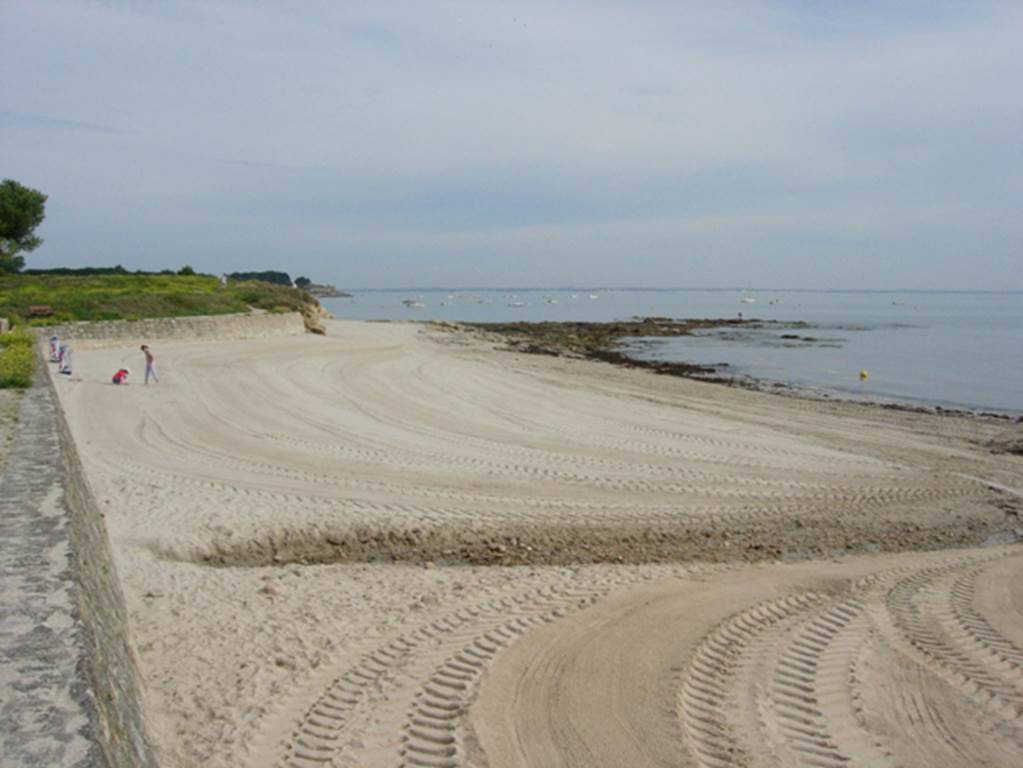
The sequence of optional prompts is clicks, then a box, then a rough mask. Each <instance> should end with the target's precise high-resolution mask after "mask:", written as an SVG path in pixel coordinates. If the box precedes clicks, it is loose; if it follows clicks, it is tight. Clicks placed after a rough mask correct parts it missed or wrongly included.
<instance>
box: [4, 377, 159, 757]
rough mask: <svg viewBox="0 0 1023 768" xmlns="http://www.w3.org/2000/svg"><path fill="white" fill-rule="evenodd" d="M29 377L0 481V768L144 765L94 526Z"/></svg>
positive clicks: (102, 534) (132, 672)
mask: <svg viewBox="0 0 1023 768" xmlns="http://www.w3.org/2000/svg"><path fill="white" fill-rule="evenodd" d="M38 367H39V368H40V370H38V371H37V375H36V380H35V383H34V385H33V386H32V387H31V388H29V389H28V390H27V391H26V392H25V394H24V396H23V397H22V401H21V412H20V415H19V422H18V427H17V433H16V437H15V441H14V444H13V446H12V448H11V451H10V453H9V455H8V459H7V464H6V466H5V468H4V472H3V476H2V477H0V526H2V531H3V535H2V536H0V764H2V765H3V766H4V768H27V767H28V766H53V767H54V768H72V767H73V768H122V767H123V768H136V767H138V768H149V767H150V766H156V761H155V759H154V757H153V754H152V749H151V747H150V743H149V739H148V737H147V735H146V725H145V717H144V711H143V705H142V694H141V685H140V681H139V677H138V671H137V667H136V662H135V653H134V650H133V648H132V647H131V644H130V641H129V638H128V628H127V613H126V609H125V604H124V596H123V594H122V592H121V588H120V584H119V582H118V578H117V573H116V569H115V568H114V563H113V559H112V558H111V552H110V542H109V538H108V536H107V531H106V527H105V524H104V522H103V516H102V514H101V513H100V511H99V509H98V508H97V505H96V503H95V500H94V498H93V495H92V492H91V490H90V488H89V484H88V481H87V480H86V477H85V473H84V472H83V469H82V465H81V461H80V460H79V457H78V452H77V450H76V448H75V445H74V442H73V441H72V439H71V434H70V431H69V429H68V425H67V421H66V419H65V418H64V413H63V411H62V409H61V406H60V403H59V401H58V400H57V395H56V391H55V389H54V387H53V383H52V379H51V377H50V375H49V373H48V372H47V371H45V370H41V369H42V367H43V364H42V363H41V358H40V365H39V366H38Z"/></svg>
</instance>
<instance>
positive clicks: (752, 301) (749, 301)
mask: <svg viewBox="0 0 1023 768" xmlns="http://www.w3.org/2000/svg"><path fill="white" fill-rule="evenodd" d="M739 301H741V302H742V303H743V304H756V303H757V300H756V299H754V298H753V297H752V296H743V297H742V298H741V299H739Z"/></svg>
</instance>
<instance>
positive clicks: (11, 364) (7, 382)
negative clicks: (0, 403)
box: [0, 331, 35, 389]
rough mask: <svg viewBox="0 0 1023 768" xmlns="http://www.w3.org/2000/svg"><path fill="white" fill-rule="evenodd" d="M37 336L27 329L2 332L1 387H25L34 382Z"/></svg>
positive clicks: (0, 343) (0, 341)
mask: <svg viewBox="0 0 1023 768" xmlns="http://www.w3.org/2000/svg"><path fill="white" fill-rule="evenodd" d="M34 343H35V337H34V336H32V334H30V333H27V332H25V331H12V332H11V333H0V389H10V388H22V389H23V388H25V387H28V386H30V385H31V384H32V371H33V370H34V369H35V356H34V351H33V349H32V345H33V344H34Z"/></svg>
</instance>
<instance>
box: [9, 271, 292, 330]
mask: <svg viewBox="0 0 1023 768" xmlns="http://www.w3.org/2000/svg"><path fill="white" fill-rule="evenodd" d="M307 300H308V299H307V297H306V296H305V294H304V293H302V292H301V291H297V290H295V289H294V288H290V287H288V286H283V285H273V284H271V283H263V282H256V281H248V282H232V283H229V284H228V285H227V286H225V287H221V285H220V282H219V280H218V279H217V278H215V277H212V276H209V275H174V274H144V275H139V274H108V275H33V274H21V275H5V276H0V317H7V318H9V319H10V320H11V323H12V324H13V325H16V326H18V325H54V324H57V323H66V322H74V321H78V320H138V319H141V318H144V317H180V316H184V315H221V314H229V313H233V312H246V311H247V310H248V309H249V307H256V308H258V309H265V310H269V311H276V312H285V311H292V310H300V309H301V308H302V305H303V303H304V302H305V301H307ZM40 305H42V306H47V307H50V308H51V309H52V311H53V314H52V315H50V316H47V317H32V316H31V313H30V311H29V307H31V306H40Z"/></svg>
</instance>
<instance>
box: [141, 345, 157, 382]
mask: <svg viewBox="0 0 1023 768" xmlns="http://www.w3.org/2000/svg"><path fill="white" fill-rule="evenodd" d="M142 353H143V354H144V355H145V356H146V377H145V381H144V382H142V383H143V384H148V383H149V379H150V378H152V379H153V381H155V382H156V383H157V384H159V383H160V379H159V377H158V376H157V375H156V357H155V356H154V355H153V353H152V352H150V351H149V345H147V344H143V345H142Z"/></svg>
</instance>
